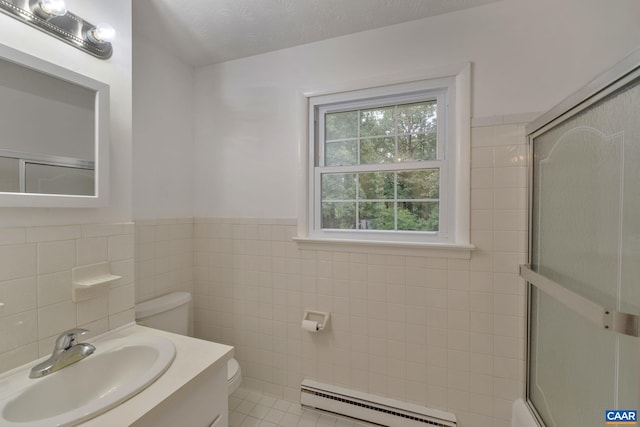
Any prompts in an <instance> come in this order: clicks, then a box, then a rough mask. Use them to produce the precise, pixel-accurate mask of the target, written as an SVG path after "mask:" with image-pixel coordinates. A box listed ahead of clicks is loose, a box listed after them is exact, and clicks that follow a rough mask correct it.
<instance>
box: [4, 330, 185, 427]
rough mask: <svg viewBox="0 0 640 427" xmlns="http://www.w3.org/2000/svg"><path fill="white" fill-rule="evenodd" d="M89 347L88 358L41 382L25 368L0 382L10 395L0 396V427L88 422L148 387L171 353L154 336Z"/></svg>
mask: <svg viewBox="0 0 640 427" xmlns="http://www.w3.org/2000/svg"><path fill="white" fill-rule="evenodd" d="M93 344H94V345H95V347H96V351H95V353H94V354H93V355H91V356H89V357H87V358H86V359H83V360H81V361H80V362H77V363H75V364H73V365H70V366H67V367H66V368H64V369H61V370H59V371H57V372H54V373H53V374H49V375H47V376H45V377H43V378H40V379H29V378H28V375H29V369H30V366H28V367H25V368H23V370H24V372H21V370H18V371H17V372H15V373H14V372H12V373H11V375H10V377H9V378H7V379H5V380H2V381H0V389H5V390H7V389H9V390H11V392H10V393H7V394H5V393H3V395H2V396H0V425H2V426H7V427H8V426H20V427H40V426H42V427H45V426H46V427H52V426H67V425H75V424H78V423H80V422H82V421H85V420H88V419H90V418H92V417H95V416H97V415H98V414H101V413H103V412H105V411H108V410H109V409H111V408H113V407H114V406H116V405H118V404H119V403H121V402H123V401H125V400H126V399H128V398H130V397H132V396H133V395H135V394H137V393H139V392H140V391H142V390H143V389H144V388H146V387H147V386H149V385H150V384H151V383H153V382H154V381H155V380H156V379H157V378H158V377H160V376H161V375H162V374H163V373H164V372H165V371H166V370H167V369H168V368H169V365H171V362H172V361H173V359H174V357H175V352H176V350H175V347H174V345H173V343H172V342H171V341H169V340H167V339H165V338H162V337H154V336H150V337H144V338H135V339H133V338H129V337H126V338H116V339H111V340H106V341H104V342H96V343H93ZM22 375H23V377H22ZM7 386H8V387H9V388H5V387H7Z"/></svg>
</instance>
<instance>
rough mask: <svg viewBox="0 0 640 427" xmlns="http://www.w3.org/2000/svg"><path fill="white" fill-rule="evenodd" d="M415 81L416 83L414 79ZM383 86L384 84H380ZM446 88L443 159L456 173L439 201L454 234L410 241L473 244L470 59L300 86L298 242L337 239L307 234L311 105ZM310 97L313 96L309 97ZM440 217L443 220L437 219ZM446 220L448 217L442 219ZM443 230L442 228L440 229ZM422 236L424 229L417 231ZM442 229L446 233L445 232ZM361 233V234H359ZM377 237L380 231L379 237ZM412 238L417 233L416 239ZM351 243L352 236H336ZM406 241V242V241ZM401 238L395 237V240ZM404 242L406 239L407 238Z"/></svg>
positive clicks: (311, 205)
mask: <svg viewBox="0 0 640 427" xmlns="http://www.w3.org/2000/svg"><path fill="white" fill-rule="evenodd" d="M416 83H417V84H416ZM383 86H384V87H383ZM443 87H447V90H448V93H447V98H448V102H447V104H448V105H447V107H448V108H449V109H450V110H449V111H450V112H451V111H454V113H453V114H451V113H449V114H447V115H448V116H449V117H452V116H455V117H453V120H448V121H447V133H449V135H451V134H453V135H454V139H453V143H452V144H451V143H449V146H448V147H449V148H448V149H449V150H450V152H449V153H447V156H448V160H447V162H448V163H450V164H451V166H450V168H453V170H454V172H451V171H448V177H445V179H448V180H449V182H448V183H447V184H446V185H448V186H449V188H452V189H455V190H452V191H450V193H454V194H449V196H450V198H449V200H446V197H447V194H446V192H441V197H442V196H444V197H443V199H441V203H446V204H447V210H448V212H450V215H451V213H453V218H454V221H453V224H450V225H449V226H448V230H451V231H452V233H451V234H450V235H449V236H445V238H444V239H439V240H437V239H433V238H431V239H430V240H429V242H425V241H424V240H422V241H418V240H414V241H412V242H411V243H410V244H414V245H425V244H426V245H427V246H429V245H432V244H435V245H442V244H449V245H451V246H452V247H456V248H460V247H462V248H467V249H469V248H472V247H473V246H472V245H471V244H470V175H471V171H470V160H471V159H470V156H471V154H470V153H471V148H470V146H471V143H470V140H471V128H470V125H471V64H470V63H464V64H459V65H451V66H442V67H436V68H432V69H429V70H425V71H422V72H420V71H418V72H413V73H409V74H405V75H404V76H402V75H401V76H398V75H394V76H377V77H370V78H364V79H360V80H358V81H356V82H341V83H339V84H336V85H334V86H333V87H329V88H324V89H315V90H307V91H300V92H299V94H298V100H299V108H300V111H301V115H300V137H299V138H300V140H299V150H298V160H299V186H298V192H299V204H298V239H296V240H297V241H298V242H302V241H305V240H313V241H316V242H320V241H325V240H327V241H335V240H334V239H331V238H327V237H326V236H322V237H320V236H318V235H315V234H317V233H313V234H310V233H311V232H312V228H313V218H312V214H313V212H314V200H313V194H309V193H312V190H313V189H310V186H311V183H312V182H313V181H314V180H313V175H312V174H313V173H314V171H313V170H312V169H313V167H312V165H314V164H315V153H314V152H313V151H312V150H310V146H311V144H310V142H309V141H313V138H314V137H315V135H314V134H315V129H314V128H313V127H312V126H309V124H310V123H314V122H315V119H316V117H315V114H316V111H315V110H316V109H315V106H316V105H318V104H322V103H335V102H345V101H347V100H352V99H354V92H355V91H358V94H357V98H359V99H362V98H367V97H368V98H372V97H380V96H385V94H388V95H391V94H394V95H397V94H398V93H403V92H405V93H411V92H416V91H422V92H426V91H428V90H435V89H442V88H443ZM311 97H317V98H316V99H314V100H313V101H310V98H311ZM441 220H442V219H441ZM444 222H445V223H446V219H444ZM443 229H444V228H443ZM415 234H416V235H418V236H420V235H422V236H424V234H425V233H421V234H420V233H415ZM444 234H446V233H444ZM363 237H364V236H363ZM377 238H378V239H379V236H378V237H377ZM414 239H415V238H414ZM340 240H342V241H350V242H352V243H354V242H356V241H358V240H359V236H358V238H356V239H340ZM363 240H365V242H363V243H369V242H372V244H377V243H376V240H375V239H371V238H370V239H369V240H367V239H363ZM405 242H407V241H406V240H405ZM399 243H400V242H393V243H392V245H397V244H399ZM407 243H408V242H407Z"/></svg>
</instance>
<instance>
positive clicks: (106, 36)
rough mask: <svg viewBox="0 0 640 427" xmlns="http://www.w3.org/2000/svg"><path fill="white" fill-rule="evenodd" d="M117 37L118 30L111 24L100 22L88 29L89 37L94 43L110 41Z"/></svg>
mask: <svg viewBox="0 0 640 427" xmlns="http://www.w3.org/2000/svg"><path fill="white" fill-rule="evenodd" d="M115 37H116V30H115V29H114V28H113V27H112V26H111V25H109V24H104V23H103V24H98V25H96V26H95V27H94V28H92V29H90V30H89V31H87V38H88V39H89V40H91V41H92V42H94V43H99V44H100V43H109V42H111V41H112V40H113V39H114V38H115Z"/></svg>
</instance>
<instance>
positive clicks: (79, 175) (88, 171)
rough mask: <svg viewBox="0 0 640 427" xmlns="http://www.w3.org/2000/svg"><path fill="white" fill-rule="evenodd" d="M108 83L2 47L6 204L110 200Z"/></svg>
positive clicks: (0, 159)
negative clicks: (108, 191) (108, 192)
mask: <svg viewBox="0 0 640 427" xmlns="http://www.w3.org/2000/svg"><path fill="white" fill-rule="evenodd" d="M108 110H109V86H108V85H106V84H104V83H101V82H99V81H97V80H93V79H90V78H88V77H86V76H83V75H80V74H78V73H75V72H73V71H71V70H68V69H65V68H62V67H59V66H57V65H55V64H51V63H49V62H46V61H43V60H41V59H39V58H35V57H33V56H30V55H27V54H25V53H23V52H20V51H17V50H14V49H11V48H9V47H6V46H2V45H0V206H48V207H96V206H104V205H106V203H107V201H108V200H107V199H108V197H107V196H108V195H107V190H108V186H107V183H108V140H109V133H108V131H109V111H108Z"/></svg>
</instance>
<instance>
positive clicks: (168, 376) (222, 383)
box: [80, 325, 233, 427]
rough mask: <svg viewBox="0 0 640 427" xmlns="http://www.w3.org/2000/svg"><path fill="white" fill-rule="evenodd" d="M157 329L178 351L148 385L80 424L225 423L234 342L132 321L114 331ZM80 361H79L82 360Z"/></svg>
mask: <svg viewBox="0 0 640 427" xmlns="http://www.w3.org/2000/svg"><path fill="white" fill-rule="evenodd" d="M129 335H139V336H145V335H158V336H162V337H164V338H167V339H169V340H171V341H172V342H173V344H174V345H175V348H176V357H175V359H174V360H173V362H172V363H171V366H170V367H169V369H167V371H166V372H165V373H164V374H162V376H161V377H160V378H158V379H157V380H156V381H155V382H154V383H152V384H151V385H150V386H149V387H147V388H146V389H144V390H143V391H141V392H140V393H138V394H136V395H135V396H133V397H132V398H130V399H128V400H126V401H124V402H122V403H121V404H120V405H118V406H117V407H115V408H113V409H111V410H109V411H107V412H105V413H103V414H101V415H98V416H97V417H95V418H92V419H90V420H87V421H86V422H84V423H83V424H80V425H81V426H82V427H114V426H134V427H175V426H184V427H210V426H215V427H227V426H228V425H229V407H228V405H229V403H228V396H227V361H228V360H229V359H231V358H232V357H233V347H230V346H228V345H224V344H218V343H214V342H210V341H204V340H199V339H195V338H191V337H186V336H183V335H177V334H172V333H170V332H165V331H160V330H157V329H151V328H147V327H144V326H139V325H131V326H129V327H126V328H124V329H122V330H119V331H117V333H116V334H115V336H116V337H118V336H129ZM80 363H82V362H80Z"/></svg>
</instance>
